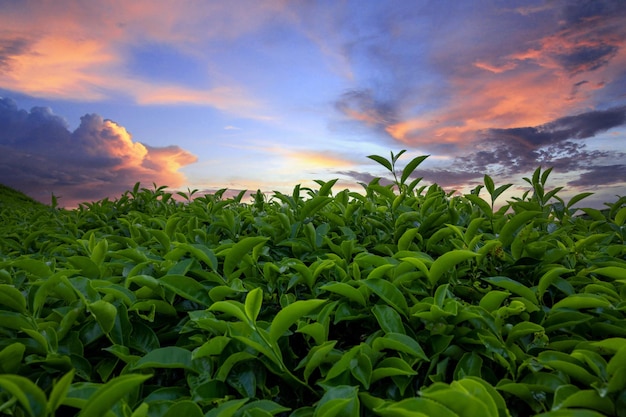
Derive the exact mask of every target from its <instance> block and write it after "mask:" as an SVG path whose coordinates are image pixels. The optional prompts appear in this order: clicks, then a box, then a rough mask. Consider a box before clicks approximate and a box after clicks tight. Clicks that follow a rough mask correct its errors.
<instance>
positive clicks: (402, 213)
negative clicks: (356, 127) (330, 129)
mask: <svg viewBox="0 0 626 417" xmlns="http://www.w3.org/2000/svg"><path fill="white" fill-rule="evenodd" d="M402 153H403V152H400V153H398V154H397V155H394V154H393V153H392V154H391V160H387V159H385V158H382V157H379V156H372V157H370V158H371V159H373V160H375V161H377V162H379V163H381V164H382V165H383V166H385V167H386V168H387V169H388V170H389V171H390V172H391V173H392V174H393V176H394V180H395V181H394V183H393V184H391V185H389V186H383V185H381V184H380V183H379V179H376V180H374V181H372V182H371V183H370V184H364V187H365V193H364V194H359V193H355V192H350V191H348V190H343V191H339V192H336V193H335V194H333V191H332V188H333V186H334V185H335V182H336V180H334V181H328V182H325V181H317V183H318V185H319V189H315V190H314V189H305V188H302V187H300V186H296V187H294V190H293V193H292V194H291V195H287V194H283V193H279V192H275V193H274V195H273V196H272V197H269V198H268V197H266V196H265V195H264V194H262V193H261V192H257V193H256V194H255V195H254V199H253V201H252V202H250V203H243V202H242V201H241V200H242V197H243V193H242V194H240V195H239V196H237V197H235V198H223V194H224V191H225V190H221V191H220V192H218V193H216V194H214V195H205V196H199V197H196V196H194V194H195V193H196V190H193V191H191V190H189V192H188V193H179V194H180V196H181V197H183V198H184V199H185V202H184V203H182V202H179V201H176V200H175V199H174V198H173V196H172V194H170V193H168V192H167V191H166V189H165V187H157V186H156V185H155V186H154V187H153V188H151V189H150V188H140V185H139V184H137V185H136V186H135V187H134V188H133V190H130V191H128V192H127V193H125V194H124V195H122V196H121V197H120V198H119V199H116V200H113V201H112V200H108V199H105V200H101V201H98V202H94V203H85V204H82V205H80V206H79V207H78V208H77V209H75V210H69V211H68V210H60V209H55V208H51V207H46V206H41V207H38V208H37V209H33V208H32V207H29V208H27V209H26V208H24V209H19V208H16V207H12V208H10V209H9V208H6V207H5V206H1V207H0V217H1V219H2V223H1V224H2V226H1V227H2V233H1V234H0V413H2V414H3V415H10V416H54V415H58V416H60V415H63V416H66V415H68V416H69V415H81V416H112V417H115V416H118V417H122V416H124V417H148V416H149V417H168V416H175V415H181V414H185V415H188V416H193V417H195V416H198V417H200V416H206V417H230V416H233V417H257V416H263V417H267V416H292V417H303V416H338V417H343V416H346V417H352V416H415V417H420V416H475V415H481V416H527V415H535V414H538V415H541V416H546V417H550V416H551V417H554V416H561V415H581V416H600V415H618V416H625V415H626V411H625V410H626V330H625V329H626V317H625V313H624V311H625V310H626V302H625V300H626V287H625V284H626V246H625V243H626V199H625V198H620V199H618V200H617V201H616V202H615V203H612V204H607V207H608V208H607V210H604V211H600V210H594V209H576V208H574V207H573V206H574V205H575V204H576V203H578V202H579V201H580V200H582V199H583V198H584V197H586V196H587V195H588V194H587V193H584V194H580V195H578V196H576V197H574V198H572V199H571V200H570V201H569V202H565V201H563V200H562V199H560V198H559V197H558V195H557V193H558V191H560V189H558V188H557V189H553V190H551V191H547V190H546V184H547V178H548V176H549V174H550V170H545V171H542V170H541V169H537V170H536V171H535V173H534V175H533V177H532V178H531V179H528V182H529V184H530V186H531V187H532V188H531V189H530V190H529V192H527V193H526V194H524V195H523V196H522V197H520V198H514V199H512V200H511V201H508V202H507V203H506V204H505V205H504V206H503V207H502V208H500V209H498V210H497V211H494V206H495V205H494V203H495V201H496V199H497V198H498V197H499V196H500V195H501V194H502V192H503V191H504V190H506V189H507V188H508V186H509V185H508V184H507V185H502V186H499V187H496V186H495V184H494V181H493V179H492V178H490V177H489V176H487V175H486V176H485V178H484V188H485V189H486V190H487V192H488V194H489V197H488V200H487V201H485V200H483V199H482V198H481V197H480V195H479V194H480V191H481V189H482V188H483V187H482V186H481V187H477V188H476V189H475V190H474V191H473V192H472V193H470V194H467V195H464V196H452V195H450V194H446V193H445V192H444V191H443V190H442V189H441V188H440V187H439V186H437V185H432V186H430V187H421V188H417V186H418V185H419V182H420V180H419V179H414V180H412V181H411V182H410V183H408V184H407V181H408V180H409V179H411V175H412V173H413V171H414V170H415V169H416V168H417V166H419V164H420V163H421V162H422V161H423V160H424V159H425V157H419V158H415V159H413V160H412V161H410V162H409V163H408V164H407V166H406V167H405V168H404V169H403V170H402V172H401V173H400V174H399V177H398V175H397V174H396V162H397V161H398V158H399V156H400V155H402ZM581 214H582V215H581Z"/></svg>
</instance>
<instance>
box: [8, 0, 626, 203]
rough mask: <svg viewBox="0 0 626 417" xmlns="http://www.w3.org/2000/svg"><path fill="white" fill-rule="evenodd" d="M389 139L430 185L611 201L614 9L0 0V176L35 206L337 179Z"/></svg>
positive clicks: (624, 52) (611, 4) (624, 178)
mask: <svg viewBox="0 0 626 417" xmlns="http://www.w3.org/2000/svg"><path fill="white" fill-rule="evenodd" d="M401 149H407V153H406V154H405V156H403V158H402V159H401V160H400V162H401V164H400V165H401V166H402V165H403V163H406V162H408V161H409V160H410V159H411V157H415V156H418V155H425V154H428V155H430V157H429V158H428V159H427V160H426V162H424V163H423V164H422V165H421V166H420V168H419V169H418V171H417V172H416V177H424V184H430V183H433V182H436V183H438V184H439V185H441V186H442V187H444V188H446V189H447V190H452V189H456V190H459V191H460V192H468V191H469V190H470V189H471V188H474V187H475V186H476V185H477V184H479V183H481V182H482V178H483V174H485V173H488V174H490V175H491V176H492V177H494V179H495V181H496V185H499V184H503V183H509V182H510V183H514V184H516V187H512V188H511V189H510V191H511V192H512V193H515V194H521V193H522V192H523V191H524V190H525V189H527V187H526V184H525V183H524V182H523V180H522V177H524V176H528V175H529V174H531V173H532V171H533V170H534V169H535V168H537V167H538V166H543V167H545V168H547V167H554V171H553V174H552V176H551V181H550V182H549V184H551V185H552V186H563V187H565V189H566V190H567V192H565V191H564V192H562V193H561V194H559V195H562V196H563V197H567V196H571V195H573V194H577V193H580V192H583V191H592V192H594V193H596V194H595V195H594V197H592V198H589V199H588V200H585V202H586V203H587V204H597V205H598V206H600V203H601V202H603V201H615V199H616V197H615V196H616V195H621V196H623V195H626V4H625V2H624V1H623V0H614V1H610V0H606V1H602V0H589V1H584V0H581V1H559V0H554V1H543V0H542V1H514V0H511V1H504V0H472V1H470V0H467V1H456V0H438V1H425V0H414V1H410V0H395V1H392V0H390V1H382V0H380V1H378V0H355V1H341V0H327V1H325V0H319V1H307V0H293V1H287V0H267V1H263V0H229V1H192V0H189V1H155V0H134V1H125V0H119V1H109V0H101V1H68V0H54V1H52V0H51V1H45V0H38V1H29V0H20V1H13V0H6V1H0V183H3V184H5V185H9V186H11V187H13V188H17V189H19V190H21V191H24V192H26V193H27V194H29V195H30V196H32V197H34V198H36V199H39V200H41V201H43V202H46V203H49V202H50V195H51V193H54V194H55V195H56V196H59V197H60V200H59V202H60V204H61V205H65V206H67V207H72V206H76V204H77V203H78V202H82V201H93V200H98V199H101V198H104V197H110V198H115V197H118V196H119V195H120V194H121V193H122V192H123V191H125V190H127V189H129V188H132V186H133V184H135V182H137V181H140V182H141V183H142V185H144V186H146V187H148V188H152V183H156V184H157V185H159V186H160V185H167V186H169V187H170V188H171V189H172V190H178V189H180V190H187V189H188V188H190V189H199V190H200V191H201V192H205V191H211V190H213V191H214V190H217V189H220V188H229V189H232V190H241V189H248V190H252V191H255V190H257V189H261V190H264V191H272V190H279V191H283V192H285V191H290V190H292V189H293V186H295V185H296V184H299V183H301V184H303V185H308V186H310V185H311V184H313V183H312V180H314V179H323V180H329V179H333V178H339V181H338V183H337V185H335V190H336V191H340V190H341V189H344V188H351V189H354V190H357V189H359V188H360V186H359V185H358V182H369V181H370V180H371V179H372V178H373V177H376V176H384V175H385V172H384V168H382V167H380V166H378V165H377V164H375V163H374V162H373V161H371V160H368V159H367V158H366V156H367V155H370V154H379V155H384V156H388V155H389V152H390V151H394V152H397V151H399V150H401ZM509 195H510V194H509Z"/></svg>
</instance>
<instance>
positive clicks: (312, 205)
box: [300, 195, 333, 219]
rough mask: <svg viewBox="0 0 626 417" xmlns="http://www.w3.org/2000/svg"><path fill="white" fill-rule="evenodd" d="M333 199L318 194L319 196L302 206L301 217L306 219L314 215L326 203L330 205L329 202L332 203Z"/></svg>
mask: <svg viewBox="0 0 626 417" xmlns="http://www.w3.org/2000/svg"><path fill="white" fill-rule="evenodd" d="M331 201H333V199H332V198H330V197H326V196H322V195H318V196H315V197H313V198H312V199H310V200H307V201H306V202H305V203H304V205H303V206H302V209H301V211H300V218H301V219H306V218H308V217H311V216H313V215H314V214H315V213H317V212H318V211H320V210H321V209H323V208H324V207H325V206H326V205H328V203H330V202H331Z"/></svg>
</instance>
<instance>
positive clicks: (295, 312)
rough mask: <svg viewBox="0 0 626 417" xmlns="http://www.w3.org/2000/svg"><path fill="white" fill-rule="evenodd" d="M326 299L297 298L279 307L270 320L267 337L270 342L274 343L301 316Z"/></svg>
mask: <svg viewBox="0 0 626 417" xmlns="http://www.w3.org/2000/svg"><path fill="white" fill-rule="evenodd" d="M325 302H326V300H316V299H313V300H298V301H295V302H294V303H292V304H289V305H288V306H286V307H284V308H283V309H281V310H280V311H279V312H278V314H276V316H275V317H274V320H272V324H271V325H270V333H269V338H270V342H271V343H276V342H277V341H278V339H279V338H280V337H281V336H282V335H283V334H285V332H286V331H287V330H288V329H289V327H291V325H292V324H294V323H295V322H296V321H298V320H299V319H300V318H301V317H303V316H306V315H307V314H309V313H311V312H312V311H314V310H315V309H317V308H318V307H320V306H321V305H322V304H324V303H325Z"/></svg>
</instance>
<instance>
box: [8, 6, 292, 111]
mask: <svg viewBox="0 0 626 417" xmlns="http://www.w3.org/2000/svg"><path fill="white" fill-rule="evenodd" d="M283 8H284V6H283V5H282V4H281V2H280V1H269V2H263V4H257V2H254V1H247V0H240V1H239V2H238V6H233V5H229V4H222V3H219V2H218V3H211V4H206V3H194V2H184V3H181V4H177V6H176V7H172V6H171V4H170V3H169V2H166V1H143V0H139V1H134V2H132V3H125V2H121V3H116V4H111V3H110V2H104V3H91V4H89V5H85V4H78V3H75V2H73V1H69V0H60V1H58V2H55V3H54V4H52V3H44V4H37V5H36V7H34V6H33V5H29V2H9V3H6V2H5V3H2V5H1V6H0V27H2V31H0V88H2V89H5V90H8V91H15V92H20V93H23V94H28V95H31V96H35V97H42V98H49V99H64V100H80V101H98V100H107V99H115V98H119V97H120V96H121V97H124V98H126V99H128V100H129V101H134V102H135V103H137V104H142V105H164V104H173V105H178V104H191V105H206V106H212V107H215V108H217V109H219V110H221V111H225V112H229V113H232V114H237V115H241V116H250V117H257V118H259V117H267V116H266V115H265V114H264V113H265V111H264V105H265V103H263V102H261V100H259V99H257V98H256V97H255V96H254V94H253V93H252V92H251V91H249V90H248V89H247V88H246V87H245V86H244V85H242V84H240V83H238V82H237V81H235V80H234V79H233V78H232V77H231V76H230V73H231V72H232V71H231V68H218V67H217V66H216V65H214V64H213V61H214V59H213V58H214V57H213V56H212V53H213V52H214V51H216V50H221V49H222V44H223V43H224V41H225V40H230V41H232V40H233V39H237V38H238V37H241V36H244V35H247V34H250V33H254V32H255V31H257V30H259V29H260V28H262V27H263V26H264V25H266V24H268V22H272V21H273V20H272V19H274V16H273V14H274V13H276V12H279V11H280V10H282V9H283ZM146 45H153V46H154V48H155V49H157V50H158V49H159V48H161V49H163V50H166V51H173V52H172V54H171V55H172V56H174V57H177V61H178V62H168V65H170V66H171V67H176V65H177V64H178V65H182V64H185V65H187V67H185V70H191V68H189V67H188V66H189V65H190V64H193V65H194V68H193V71H192V74H194V75H197V74H206V76H205V77H204V79H201V78H202V77H196V76H193V77H185V76H183V77H181V76H180V74H178V77H179V78H176V76H174V75H173V74H171V73H167V71H165V72H166V73H165V75H167V77H166V79H155V78H154V77H153V75H154V74H152V73H143V72H141V71H137V66H136V65H135V66H134V63H136V60H135V58H137V59H139V60H143V61H144V62H142V63H143V64H145V61H146V60H148V61H149V62H150V64H151V65H152V69H154V70H155V71H157V72H158V70H159V68H156V67H157V66H158V65H155V64H158V62H157V63H155V62H152V61H154V60H153V59H151V57H150V56H149V55H148V56H146V53H145V48H146ZM208 51H211V52H208ZM187 58H188V59H187ZM179 68H180V67H179ZM164 70H169V69H167V68H166V69H164ZM160 75H163V74H160ZM185 75H186V74H185ZM207 80H208V82H207ZM196 81H197V82H196ZM198 82H199V83H198ZM189 83H192V84H193V83H195V84H194V85H191V86H190V85H189Z"/></svg>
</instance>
